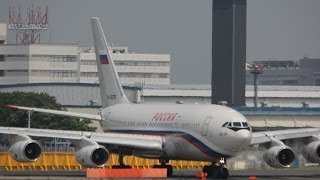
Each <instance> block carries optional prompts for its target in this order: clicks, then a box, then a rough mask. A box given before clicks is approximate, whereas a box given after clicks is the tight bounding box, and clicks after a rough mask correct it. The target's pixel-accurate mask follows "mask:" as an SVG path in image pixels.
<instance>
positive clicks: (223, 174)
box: [203, 158, 229, 179]
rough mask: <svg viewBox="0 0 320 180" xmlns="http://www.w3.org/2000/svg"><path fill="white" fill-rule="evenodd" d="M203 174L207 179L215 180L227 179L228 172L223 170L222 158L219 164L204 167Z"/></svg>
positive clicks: (223, 161)
mask: <svg viewBox="0 0 320 180" xmlns="http://www.w3.org/2000/svg"><path fill="white" fill-rule="evenodd" d="M203 172H204V173H207V174H208V177H212V178H215V179H227V178H228V177H229V171H228V169H227V168H225V160H224V158H221V159H220V162H219V163H212V164H211V165H210V166H204V167H203Z"/></svg>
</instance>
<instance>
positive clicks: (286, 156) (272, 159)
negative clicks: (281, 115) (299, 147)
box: [263, 146, 296, 168]
mask: <svg viewBox="0 0 320 180" xmlns="http://www.w3.org/2000/svg"><path fill="white" fill-rule="evenodd" d="M295 158H296V156H295V153H294V152H293V150H292V149H291V148H290V147H288V146H274V147H271V148H270V149H268V151H267V152H266V153H265V154H264V155H263V159H264V160H265V161H266V162H267V163H268V165H269V166H271V167H273V168H283V167H291V166H292V165H293V163H294V161H295Z"/></svg>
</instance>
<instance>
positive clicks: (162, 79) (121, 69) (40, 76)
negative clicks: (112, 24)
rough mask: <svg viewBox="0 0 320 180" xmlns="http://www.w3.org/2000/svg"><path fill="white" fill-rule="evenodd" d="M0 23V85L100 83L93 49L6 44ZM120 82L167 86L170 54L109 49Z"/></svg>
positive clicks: (55, 45) (2, 24)
mask: <svg viewBox="0 0 320 180" xmlns="http://www.w3.org/2000/svg"><path fill="white" fill-rule="evenodd" d="M6 37H7V32H6V23H4V22H0V84H17V83H99V81H98V73H97V67H96V59H95V53H94V50H93V48H92V47H80V46H79V45H77V44H6ZM111 52H112V53H111V56H112V57H113V59H114V63H115V65H116V69H117V71H118V74H119V78H120V81H121V83H123V84H131V85H140V86H141V85H145V84H170V55H169V54H151V53H133V52H129V50H128V47H112V49H111Z"/></svg>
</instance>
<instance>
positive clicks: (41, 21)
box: [8, 4, 48, 44]
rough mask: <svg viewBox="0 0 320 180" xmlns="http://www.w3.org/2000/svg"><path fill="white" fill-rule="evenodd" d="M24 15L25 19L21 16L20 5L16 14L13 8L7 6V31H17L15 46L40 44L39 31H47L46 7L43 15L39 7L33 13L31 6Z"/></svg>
mask: <svg viewBox="0 0 320 180" xmlns="http://www.w3.org/2000/svg"><path fill="white" fill-rule="evenodd" d="M26 14H27V16H26V17H22V16H21V11H20V5H19V9H18V12H17V14H16V10H15V6H12V7H11V6H9V24H8V29H9V30H14V31H17V33H16V43H17V44H35V43H40V31H44V30H47V29H48V6H46V8H45V11H44V13H43V12H42V11H41V9H40V7H37V10H36V11H35V10H34V8H33V4H32V5H31V7H30V6H29V8H27V13H26Z"/></svg>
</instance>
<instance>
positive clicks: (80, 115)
mask: <svg viewBox="0 0 320 180" xmlns="http://www.w3.org/2000/svg"><path fill="white" fill-rule="evenodd" d="M6 107H7V108H11V109H20V110H26V111H34V112H41V113H49V114H56V115H61V116H70V117H77V118H84V119H90V120H96V121H101V116H100V115H95V114H86V113H77V112H68V111H59V110H51V109H42V108H34V107H24V106H15V105H7V106H6Z"/></svg>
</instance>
